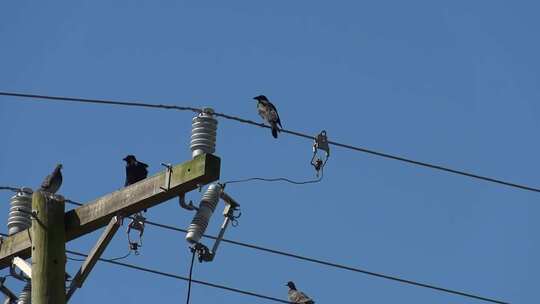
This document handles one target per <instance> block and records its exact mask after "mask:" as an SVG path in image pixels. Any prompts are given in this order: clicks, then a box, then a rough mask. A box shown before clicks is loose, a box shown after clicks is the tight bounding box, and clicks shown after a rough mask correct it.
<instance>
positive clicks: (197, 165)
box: [0, 154, 221, 269]
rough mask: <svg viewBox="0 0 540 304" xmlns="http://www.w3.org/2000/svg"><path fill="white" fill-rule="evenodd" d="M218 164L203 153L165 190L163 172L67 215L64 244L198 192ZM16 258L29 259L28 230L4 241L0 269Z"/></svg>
mask: <svg viewBox="0 0 540 304" xmlns="http://www.w3.org/2000/svg"><path fill="white" fill-rule="evenodd" d="M220 162H221V160H220V159H219V157H217V156H214V155H211V154H202V155H199V156H197V157H195V158H194V159H192V160H189V161H187V162H185V163H182V164H179V165H176V166H174V167H173V173H172V176H171V182H170V189H169V190H168V191H164V190H162V189H161V187H163V186H164V184H165V178H166V175H165V174H166V171H162V172H160V173H158V174H156V175H154V176H151V177H148V178H146V179H145V180H142V181H140V182H138V183H135V184H133V185H130V186H128V187H125V188H122V189H120V190H118V191H114V192H112V193H110V194H106V195H104V196H102V197H100V198H98V199H96V200H94V201H92V202H89V203H87V204H85V205H83V206H81V207H78V208H76V209H73V210H71V211H69V212H67V213H66V214H65V219H64V222H65V233H66V241H71V240H73V239H76V238H79V237H81V236H83V235H85V234H88V233H90V232H93V231H95V230H97V229H99V228H101V227H104V226H106V225H107V224H108V223H109V221H110V220H111V218H112V217H113V216H115V215H120V216H124V217H125V216H129V215H131V214H133V213H136V212H140V211H142V210H144V209H147V208H150V207H153V206H155V205H158V204H160V203H162V202H165V201H167V200H169V199H171V198H174V197H176V196H178V195H180V194H182V193H186V192H189V191H191V190H194V189H197V187H198V185H206V184H208V183H211V182H213V181H216V180H218V179H219V174H220ZM15 256H19V257H21V258H23V259H26V258H29V257H30V235H29V230H24V231H21V232H18V233H16V234H14V235H11V236H9V237H7V238H5V239H4V240H3V242H2V244H1V247H0V269H3V268H5V267H8V266H9V265H10V263H11V259H12V258H13V257H15Z"/></svg>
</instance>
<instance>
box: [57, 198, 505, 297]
mask: <svg viewBox="0 0 540 304" xmlns="http://www.w3.org/2000/svg"><path fill="white" fill-rule="evenodd" d="M66 202H68V203H74V204H76V205H78V206H81V205H82V204H81V203H77V202H73V201H71V200H66ZM145 223H146V224H148V225H151V226H155V227H159V228H162V229H167V230H172V231H175V232H182V233H187V230H185V229H182V228H178V227H174V226H170V225H165V224H161V223H157V222H153V221H149V220H148V219H147V220H146V221H145ZM204 237H207V238H210V239H214V240H215V239H217V237H215V236H213V235H208V234H204ZM222 241H223V242H226V243H230V244H234V245H237V246H241V247H246V248H251V249H255V250H259V251H265V252H268V253H273V254H277V255H282V256H286V257H290V258H294V259H298V260H303V261H307V262H312V263H316V264H320V265H325V266H330V267H334V268H338V269H342V270H348V271H352V272H357V273H362V274H366V275H369V276H374V277H378V278H382V279H387V280H392V281H396V282H400V283H403V284H408V285H413V286H417V287H423V288H428V289H432V290H436V291H441V292H445V293H450V294H454V295H459V296H463V297H468V298H472V299H476V300H482V301H486V302H491V303H498V304H508V302H504V301H501V300H495V299H491V298H487V297H482V296H478V295H474V294H471V293H466V292H462V291H457V290H453V289H449V288H444V287H438V286H435V285H431V284H426V283H420V282H415V281H411V280H407V279H403V278H399V277H395V276H390V275H386V274H381V273H377V272H373V271H368V270H364V269H360V268H356V267H352V266H346V265H343V264H338V263H334V262H328V261H323V260H319V259H315V258H310V257H305V256H301V255H298V254H294V253H290V252H285V251H281V250H275V249H270V248H266V247H262V246H258V245H253V244H249V243H244V242H239V241H234V240H229V239H226V238H223V239H222Z"/></svg>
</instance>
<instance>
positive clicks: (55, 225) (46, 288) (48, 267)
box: [30, 191, 66, 304]
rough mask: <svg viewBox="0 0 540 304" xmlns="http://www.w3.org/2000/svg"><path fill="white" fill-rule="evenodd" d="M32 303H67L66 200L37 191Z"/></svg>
mask: <svg viewBox="0 0 540 304" xmlns="http://www.w3.org/2000/svg"><path fill="white" fill-rule="evenodd" d="M32 210H35V212H34V214H35V215H34V216H35V218H34V220H33V221H32V227H31V228H30V230H31V231H32V233H31V235H32V303H34V304H65V303H66V285H65V273H66V231H65V230H64V227H62V226H64V216H65V205H64V199H63V198H61V199H57V197H51V196H50V194H48V193H45V192H42V191H36V192H34V194H33V195H32Z"/></svg>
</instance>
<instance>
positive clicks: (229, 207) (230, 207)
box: [195, 188, 240, 262]
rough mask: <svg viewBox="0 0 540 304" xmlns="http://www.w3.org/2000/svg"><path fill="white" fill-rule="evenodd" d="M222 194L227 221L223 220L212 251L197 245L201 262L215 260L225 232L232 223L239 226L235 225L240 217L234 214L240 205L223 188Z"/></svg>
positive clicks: (199, 244)
mask: <svg viewBox="0 0 540 304" xmlns="http://www.w3.org/2000/svg"><path fill="white" fill-rule="evenodd" d="M221 189H222V190H221V192H220V195H219V197H220V198H221V199H222V200H223V201H224V202H225V204H226V206H225V209H223V216H224V217H225V219H224V220H223V224H221V228H220V229H219V234H218V236H217V237H216V240H215V242H214V245H213V246H212V250H209V249H208V247H206V246H204V245H203V244H201V243H198V244H197V245H196V247H195V248H196V249H197V253H198V255H199V262H203V261H204V262H211V261H213V260H214V258H215V256H216V253H217V250H218V247H219V244H220V243H221V241H222V240H223V236H224V235H225V231H226V230H227V226H228V225H229V223H230V222H232V223H233V226H236V225H237V224H234V223H235V221H236V219H237V218H238V217H239V216H235V215H234V212H235V211H236V210H238V209H239V207H240V204H238V202H236V201H235V200H234V199H233V198H232V197H231V196H230V195H228V194H227V193H225V191H223V188H221Z"/></svg>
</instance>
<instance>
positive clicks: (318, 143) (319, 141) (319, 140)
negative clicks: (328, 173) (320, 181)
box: [311, 130, 330, 177]
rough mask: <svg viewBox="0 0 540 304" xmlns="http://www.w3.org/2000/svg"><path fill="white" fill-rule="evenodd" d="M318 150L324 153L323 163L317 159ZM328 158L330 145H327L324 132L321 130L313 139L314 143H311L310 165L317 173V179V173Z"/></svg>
mask: <svg viewBox="0 0 540 304" xmlns="http://www.w3.org/2000/svg"><path fill="white" fill-rule="evenodd" d="M319 150H322V151H324V152H325V154H326V156H325V159H324V161H323V160H322V159H321V158H319V157H318V155H317V154H318V152H319ZM329 157H330V145H328V137H327V136H326V131H325V130H323V131H321V133H319V134H318V135H317V136H316V137H315V142H314V143H313V157H312V158H311V165H312V166H313V167H314V168H315V171H317V177H319V172H321V171H322V170H323V168H324V166H325V165H326V162H327V161H328V158H329Z"/></svg>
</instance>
